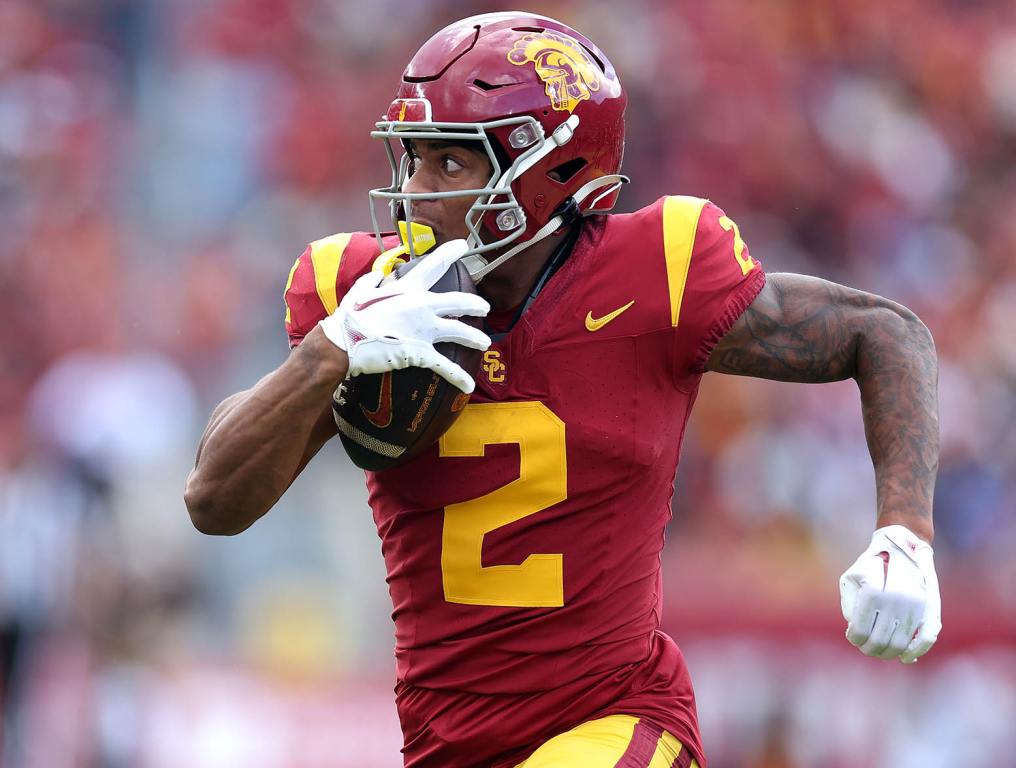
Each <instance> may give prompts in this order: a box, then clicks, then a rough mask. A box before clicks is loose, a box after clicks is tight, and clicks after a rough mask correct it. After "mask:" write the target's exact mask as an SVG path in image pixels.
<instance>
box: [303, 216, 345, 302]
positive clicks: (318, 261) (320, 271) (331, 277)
mask: <svg viewBox="0 0 1016 768" xmlns="http://www.w3.org/2000/svg"><path fill="white" fill-rule="evenodd" d="M351 237H352V235H348V234H344V235H331V236H330V237H325V238H322V239H321V240H315V241H314V242H313V243H311V244H310V258H311V262H312V263H313V264H314V286H315V287H316V288H317V293H318V296H319V297H320V298H321V303H322V304H323V305H324V307H325V311H327V312H328V314H329V315H330V314H332V312H334V311H335V308H336V307H338V306H339V302H338V299H336V296H335V283H336V282H337V280H338V277H339V264H340V263H341V262H342V253H343V251H345V250H346V246H347V245H349V239H350V238H351Z"/></svg>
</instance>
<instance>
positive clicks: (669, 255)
mask: <svg viewBox="0 0 1016 768" xmlns="http://www.w3.org/2000/svg"><path fill="white" fill-rule="evenodd" d="M707 202H709V201H708V200H705V199H703V198H701V197H689V196H688V195H673V196H671V197H667V198H664V200H663V254H664V257H665V258H666V261H667V285H668V287H669V288H670V322H671V324H672V325H673V326H674V327H675V328H676V327H677V320H678V318H679V317H680V316H681V299H682V297H683V296H684V286H685V283H686V282H687V280H688V267H689V266H690V265H691V252H692V249H693V248H694V247H695V232H696V230H698V221H699V216H700V215H701V214H702V209H703V208H704V207H705V205H706V203H707Z"/></svg>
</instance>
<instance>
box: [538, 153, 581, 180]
mask: <svg viewBox="0 0 1016 768" xmlns="http://www.w3.org/2000/svg"><path fill="white" fill-rule="evenodd" d="M586 165H587V162H586V159H585V158H584V157H573V158H572V159H571V160H566V161H565V162H563V163H561V164H560V165H557V166H555V167H553V168H551V169H550V170H549V171H547V176H548V177H550V178H551V179H552V180H553V181H556V182H557V183H558V184H567V183H568V182H569V181H571V179H572V177H574V176H575V174H576V173H578V172H579V171H581V170H582V169H583V168H585V167H586Z"/></svg>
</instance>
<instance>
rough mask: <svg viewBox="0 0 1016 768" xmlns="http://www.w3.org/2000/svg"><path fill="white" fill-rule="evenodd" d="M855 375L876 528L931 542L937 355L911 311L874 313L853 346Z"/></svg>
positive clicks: (895, 307) (890, 309)
mask: <svg viewBox="0 0 1016 768" xmlns="http://www.w3.org/2000/svg"><path fill="white" fill-rule="evenodd" d="M854 378H855V379H856V380H857V384H858V387H859V388H860V390H861V408H862V412H863V415H864V431H865V435H866V436H867V439H868V450H869V451H870V452H871V460H872V463H873V464H874V466H875V483H876V488H877V493H878V527H882V526H886V525H892V524H899V525H904V526H906V527H907V528H909V529H910V530H911V531H913V532H914V533H916V534H917V535H918V536H920V537H921V538H923V539H925V540H926V541H928V542H931V540H932V538H933V537H934V527H933V524H932V497H933V495H934V492H935V477H936V474H937V472H938V453H939V435H938V357H937V354H936V352H935V343H934V341H933V340H932V337H931V333H930V332H929V331H928V329H927V328H926V327H925V325H924V324H923V323H922V322H921V321H920V320H919V319H918V318H917V316H916V315H914V314H913V313H912V312H910V311H909V310H907V309H905V308H903V307H900V306H899V305H894V304H893V305H891V306H887V307H885V308H882V309H880V310H879V311H878V315H877V317H875V318H873V321H872V322H869V323H866V324H865V331H864V333H863V334H862V336H861V337H860V339H859V343H858V346H857V369H856V373H855V376H854Z"/></svg>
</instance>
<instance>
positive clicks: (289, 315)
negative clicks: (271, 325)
mask: <svg viewBox="0 0 1016 768" xmlns="http://www.w3.org/2000/svg"><path fill="white" fill-rule="evenodd" d="M299 266H300V259H299V257H297V259H296V261H294V262H293V268H292V269H291V270H289V279H288V280H286V290H284V291H283V292H282V300H283V301H284V302H286V322H287V323H291V322H292V321H293V313H292V312H291V311H290V309H289V299H287V298H286V294H288V293H289V289H290V288H292V287H293V275H295V274H296V268H297V267H299Z"/></svg>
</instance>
